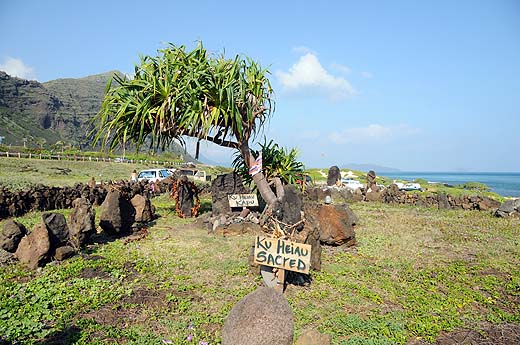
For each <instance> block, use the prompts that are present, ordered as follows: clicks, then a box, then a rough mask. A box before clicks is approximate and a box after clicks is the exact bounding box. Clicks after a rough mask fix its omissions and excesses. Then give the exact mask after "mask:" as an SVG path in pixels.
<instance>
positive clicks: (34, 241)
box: [15, 224, 51, 269]
mask: <svg viewBox="0 0 520 345" xmlns="http://www.w3.org/2000/svg"><path fill="white" fill-rule="evenodd" d="M50 249H51V241H50V238H49V232H48V231H47V227H46V226H45V225H44V224H39V225H36V226H35V227H34V229H33V231H32V232H31V233H30V234H29V235H26V236H24V237H23V238H22V240H21V241H20V244H19V245H18V248H17V249H16V253H15V256H16V257H17V258H18V260H20V262H21V263H22V264H24V265H26V266H27V267H29V268H31V269H36V268H37V267H38V266H42V265H43V264H44V263H45V261H46V260H47V259H48V258H49V251H50Z"/></svg>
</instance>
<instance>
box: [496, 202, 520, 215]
mask: <svg viewBox="0 0 520 345" xmlns="http://www.w3.org/2000/svg"><path fill="white" fill-rule="evenodd" d="M495 216H497V217H504V218H505V217H510V216H517V217H520V199H510V200H506V201H504V203H503V204H502V205H500V207H499V208H498V209H497V210H496V211H495Z"/></svg>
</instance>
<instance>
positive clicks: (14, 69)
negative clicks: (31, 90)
mask: <svg viewBox="0 0 520 345" xmlns="http://www.w3.org/2000/svg"><path fill="white" fill-rule="evenodd" d="M0 71H4V72H5V73H7V74H9V75H10V76H12V77H18V78H23V79H29V80H36V73H35V72H34V69H33V68H32V67H29V66H27V65H26V64H24V63H23V61H22V60H20V59H15V58H12V57H9V56H8V57H7V58H5V59H4V62H3V63H2V64H0Z"/></svg>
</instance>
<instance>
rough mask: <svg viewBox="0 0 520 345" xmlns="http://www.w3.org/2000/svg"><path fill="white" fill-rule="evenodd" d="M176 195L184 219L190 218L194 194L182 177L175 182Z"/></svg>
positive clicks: (184, 177)
mask: <svg viewBox="0 0 520 345" xmlns="http://www.w3.org/2000/svg"><path fill="white" fill-rule="evenodd" d="M177 194H178V196H179V198H178V202H179V204H180V209H181V211H182V214H183V215H184V216H185V217H191V216H192V214H191V213H192V209H193V205H194V200H193V198H194V196H195V193H194V191H193V190H192V189H191V187H190V184H189V183H188V178H187V177H186V176H182V177H181V178H180V179H179V180H177Z"/></svg>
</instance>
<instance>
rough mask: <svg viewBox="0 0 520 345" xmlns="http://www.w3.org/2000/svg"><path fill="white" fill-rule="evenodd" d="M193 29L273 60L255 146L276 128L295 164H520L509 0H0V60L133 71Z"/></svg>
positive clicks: (217, 45)
mask: <svg viewBox="0 0 520 345" xmlns="http://www.w3.org/2000/svg"><path fill="white" fill-rule="evenodd" d="M197 41H202V42H203V44H204V46H205V47H206V48H207V49H209V50H210V51H212V52H215V53H225V55H226V56H227V57H230V58H232V57H234V56H235V55H236V54H242V55H246V56H249V57H251V58H253V59H254V60H256V61H258V62H259V63H260V64H261V65H262V66H264V67H267V68H269V70H270V71H271V75H270V78H269V79H270V81H271V83H272V86H273V88H274V90H275V100H276V109H275V112H274V114H273V116H272V118H271V120H270V122H269V124H268V125H267V126H266V127H265V130H264V132H263V133H262V134H261V135H260V136H259V137H258V138H257V140H256V141H255V142H254V143H252V146H253V147H255V143H256V142H263V138H264V136H265V137H266V138H267V139H268V140H270V139H274V141H275V142H277V143H279V144H280V145H281V146H284V147H286V148H293V147H294V148H296V149H297V150H298V151H299V159H300V160H301V161H302V162H303V163H304V164H305V166H306V167H307V168H313V167H321V168H326V167H330V166H332V165H338V166H340V167H343V166H346V165H348V164H349V163H369V164H377V165H381V166H386V167H392V168H397V169H401V170H403V171H475V172H479V171H493V172H494V171H504V172H519V171H520V154H519V147H520V1H517V0H481V1H464V0H461V1H444V0H438V1H399V0H394V1H383V0H382V1H321V2H319V3H318V2H317V1H315V0H314V1H304V0H301V1H270V0H264V1H260V2H246V1H224V0H220V1H205V0H199V1H176V0H170V1H153V2H145V1H131V0H127V1H108V0H104V1H98V0H89V1H70V0H67V1H61V0H59V1H58V0H47V1H38V0H25V1H23V0H22V1H19V0H0V70H3V71H6V72H7V73H9V74H11V75H14V76H19V77H22V78H27V79H35V80H38V81H41V82H44V81H48V80H53V79H57V78H79V77H84V76H88V75H92V74H98V73H103V72H106V71H110V70H120V71H122V72H124V73H131V72H132V71H133V69H134V66H135V64H136V63H138V62H139V56H140V55H156V54H157V50H158V49H161V48H163V47H165V46H166V44H167V43H169V42H171V43H173V44H175V45H186V46H187V47H188V48H190V49H191V48H194V47H195V46H196V44H197ZM192 149H193V145H189V147H188V150H192ZM201 153H202V155H204V156H205V157H207V158H208V159H210V160H212V161H215V162H230V161H231V158H230V157H231V155H232V152H230V151H229V150H226V149H222V148H219V147H216V146H215V145H209V144H208V145H202V152H201Z"/></svg>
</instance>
